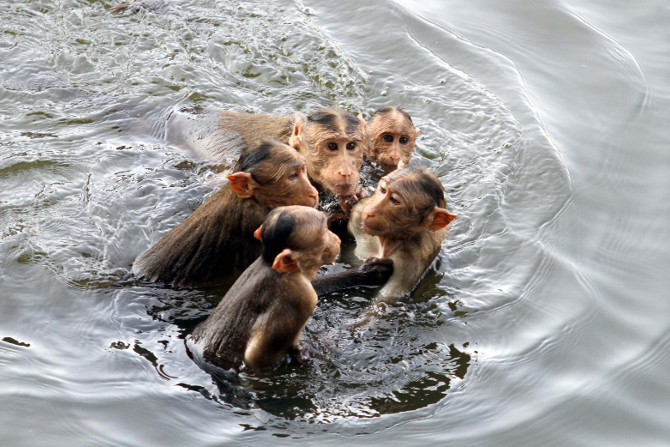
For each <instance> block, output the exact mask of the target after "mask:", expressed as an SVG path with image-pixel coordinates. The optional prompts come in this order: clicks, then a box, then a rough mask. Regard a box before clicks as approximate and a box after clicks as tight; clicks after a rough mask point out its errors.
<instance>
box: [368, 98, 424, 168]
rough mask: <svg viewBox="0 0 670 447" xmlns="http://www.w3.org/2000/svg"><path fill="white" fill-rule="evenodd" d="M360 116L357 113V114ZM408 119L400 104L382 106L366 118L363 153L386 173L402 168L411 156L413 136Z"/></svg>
mask: <svg viewBox="0 0 670 447" xmlns="http://www.w3.org/2000/svg"><path fill="white" fill-rule="evenodd" d="M359 116H360V115H359ZM420 132H421V131H420V130H419V129H417V128H415V127H414V124H413V123H412V118H411V117H410V116H409V113H407V112H406V111H405V110H403V109H402V108H400V107H382V108H381V109H379V110H377V111H376V112H375V113H374V114H373V115H372V116H371V117H370V119H369V120H368V123H367V125H366V129H365V138H366V144H365V156H366V157H367V158H368V160H370V161H373V162H375V163H379V165H381V167H382V169H384V171H386V172H391V171H393V170H395V169H398V168H402V167H404V166H405V165H406V164H407V163H408V162H409V159H410V158H411V157H412V152H413V151H414V145H415V144H416V136H417V135H418V134H419V133H420Z"/></svg>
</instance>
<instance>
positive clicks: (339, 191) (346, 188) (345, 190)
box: [328, 182, 358, 197]
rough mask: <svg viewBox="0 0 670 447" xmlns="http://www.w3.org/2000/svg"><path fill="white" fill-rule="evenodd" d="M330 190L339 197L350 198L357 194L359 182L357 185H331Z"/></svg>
mask: <svg viewBox="0 0 670 447" xmlns="http://www.w3.org/2000/svg"><path fill="white" fill-rule="evenodd" d="M328 186H329V187H330V188H329V189H330V190H331V191H332V192H333V193H335V195H337V196H342V197H346V196H350V195H352V194H354V193H355V192H356V187H357V186H358V182H356V183H331V184H329V185H328Z"/></svg>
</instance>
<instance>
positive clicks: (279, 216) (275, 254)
mask: <svg viewBox="0 0 670 447" xmlns="http://www.w3.org/2000/svg"><path fill="white" fill-rule="evenodd" d="M254 236H256V238H258V239H260V240H261V241H262V242H263V255H262V256H263V260H264V261H265V262H266V263H267V264H269V265H272V268H273V269H275V270H277V271H280V272H285V273H295V272H298V271H299V272H302V273H303V274H304V275H305V276H307V277H308V278H310V279H311V278H313V277H314V276H315V275H316V272H317V271H318V270H319V267H321V266H322V265H323V264H330V263H332V262H333V261H335V259H336V258H337V255H338V254H339V253H340V238H339V237H337V235H336V234H335V233H333V232H332V231H330V230H329V229H328V226H327V219H326V215H325V214H324V213H323V212H321V211H317V210H315V209H313V208H308V207H304V206H285V207H280V208H276V209H274V210H272V211H271V212H270V214H268V216H267V217H266V218H265V221H264V222H263V225H261V226H260V227H259V228H258V229H257V230H256V232H255V233H254Z"/></svg>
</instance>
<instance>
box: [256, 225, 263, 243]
mask: <svg viewBox="0 0 670 447" xmlns="http://www.w3.org/2000/svg"><path fill="white" fill-rule="evenodd" d="M262 234H263V225H261V226H260V227H258V228H256V231H254V237H255V238H256V239H258V240H259V241H262V240H263V237H262Z"/></svg>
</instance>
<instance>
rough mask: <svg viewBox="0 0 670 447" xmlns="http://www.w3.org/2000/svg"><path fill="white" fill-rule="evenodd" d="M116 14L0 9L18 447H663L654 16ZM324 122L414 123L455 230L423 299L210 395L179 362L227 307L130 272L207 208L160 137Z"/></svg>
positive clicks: (483, 9) (660, 70) (324, 308)
mask: <svg viewBox="0 0 670 447" xmlns="http://www.w3.org/2000/svg"><path fill="white" fill-rule="evenodd" d="M113 5H114V3H112V2H96V1H83V0H79V1H75V0H70V1H65V0H64V1H58V0H44V1H37V2H27V3H20V2H19V3H17V2H0V17H3V18H2V19H0V291H1V293H2V299H1V300H0V384H1V385H0V396H1V397H0V398H1V400H2V402H3V405H2V410H0V427H2V428H1V429H0V433H1V434H2V437H3V442H4V443H6V444H7V445H16V446H42V445H44V446H47V445H48V446H54V445H63V446H79V445H81V446H91V445H105V446H107V445H119V446H144V445H194V446H200V445H202V446H205V445H227V444H231V443H233V442H257V443H260V444H261V445H268V444H276V443H277V442H286V443H289V442H290V443H291V444H296V443H304V444H308V445H341V444H342V443H343V442H347V443H354V444H357V445H358V444H362V445H363V444H364V445H389V444H394V445H395V444H410V443H411V445H417V444H426V445H495V446H500V445H535V444H539V443H542V444H547V445H608V446H609V445H631V444H639V445H665V444H667V442H668V441H669V440H670V428H668V424H667V420H668V419H669V418H670V404H669V403H668V402H670V386H668V383H667V377H668V376H667V371H668V367H670V355H669V354H668V352H670V302H669V301H668V299H667V297H668V292H667V291H668V288H669V287H668V286H670V281H669V280H668V276H667V274H666V272H667V271H668V270H669V268H670V244H669V242H670V227H668V225H667V222H668V219H669V218H670V207H669V206H668V199H670V177H669V176H668V167H669V166H670V153H669V152H668V151H667V148H668V146H669V143H670V131H668V130H667V129H668V126H667V122H668V119H667V117H668V113H667V111H668V110H670V107H669V106H670V69H669V68H668V67H670V60H669V59H670V57H669V56H668V52H667V50H668V47H669V45H670V31H668V29H669V28H668V27H667V23H668V20H669V19H670V8H669V7H668V6H667V5H666V4H664V3H662V2H658V1H652V0H649V1H644V2H642V3H640V2H637V3H635V4H633V3H630V4H629V3H624V2H616V4H612V3H611V2H584V1H581V2H580V1H577V0H564V1H548V0H544V1H539V2H538V1H536V2H521V1H511V2H502V3H501V2H493V1H487V0H478V1H474V2H461V1H450V0H447V1H435V0H432V1H431V0H429V1H421V2H418V1H413V0H402V1H400V0H399V1H396V2H383V1H377V0H375V1H372V2H367V3H365V4H361V3H360V2H354V1H344V2H339V3H336V4H334V3H333V2H325V1H304V2H291V3H286V2H271V3H269V4H268V3H267V2H264V1H263V2H261V1H255V0H254V1H245V2H241V1H239V2H238V1H226V2H213V1H199V2H195V1H189V0H184V1H179V2H172V3H170V4H169V5H168V6H166V7H164V8H162V9H159V10H149V11H146V10H142V11H139V12H137V13H133V12H125V13H121V14H115V13H112V12H111V11H110V8H111V7H112V6H113ZM331 104H335V105H339V106H343V107H346V108H348V109H350V110H352V111H354V112H359V111H360V112H362V113H363V114H364V115H365V116H369V115H370V114H371V113H372V112H373V111H374V110H375V109H376V108H378V107H381V106H384V105H402V106H403V107H405V108H406V110H408V111H409V113H410V114H411V115H412V117H413V119H414V122H415V124H416V125H417V127H419V128H421V130H422V133H421V135H420V138H419V149H418V153H417V155H416V157H415V160H414V162H416V163H419V164H421V165H424V166H427V167H429V168H430V169H432V170H433V171H434V172H435V173H436V174H437V175H438V177H439V178H440V180H441V181H442V183H443V185H444V187H445V190H446V196H447V203H448V207H449V209H450V210H451V211H452V212H453V213H455V214H457V215H458V218H457V219H456V221H454V223H453V224H452V226H451V229H450V232H449V234H448V236H447V239H446V240H445V242H444V244H443V247H442V251H441V254H440V256H439V258H438V260H437V261H436V263H435V264H434V266H433V267H432V268H431V270H430V271H429V272H428V273H427V275H426V277H425V278H424V280H423V281H422V283H421V284H420V286H419V287H418V289H417V290H416V292H415V293H414V295H413V296H412V299H411V300H409V301H408V302H405V303H401V304H398V305H396V306H389V307H384V308H376V309H373V310H372V312H373V313H372V317H371V318H370V319H368V320H367V322H365V323H363V324H361V323H360V320H359V319H358V318H359V316H360V315H361V314H364V313H366V312H369V311H370V303H371V299H372V293H371V291H369V290H365V289H354V290H352V291H350V292H347V293H343V294H333V295H331V296H328V297H325V298H324V299H323V300H322V301H321V303H320V304H319V306H318V307H317V309H316V311H315V313H314V316H313V318H312V319H311V320H310V322H309V323H308V325H307V327H306V329H305V332H304V338H305V339H306V340H308V341H310V342H312V343H313V344H315V345H316V346H318V347H319V350H320V352H321V353H322V355H321V357H320V358H318V359H315V360H313V361H312V362H310V363H309V364H307V365H304V366H300V367H282V368H279V369H277V370H275V371H272V372H269V373H263V374H252V373H247V374H244V375H243V376H242V380H241V382H240V383H238V384H231V383H229V382H225V381H223V382H221V381H219V382H217V381H216V380H213V378H212V376H210V375H209V374H207V373H206V372H204V371H202V370H201V369H200V368H198V366H197V365H196V364H195V363H194V362H193V361H192V360H191V359H190V358H189V356H188V353H187V351H186V348H185V345H184V341H183V337H184V333H185V332H187V331H188V328H189V324H191V322H192V321H194V320H197V319H198V318H202V317H204V316H206V315H207V314H208V313H209V312H210V311H211V309H212V308H213V307H214V306H215V305H216V303H217V302H218V300H219V299H220V298H221V296H222V294H223V293H224V290H220V289H198V288H195V289H173V288H168V287H165V286H161V285H156V284H147V283H142V282H138V281H136V280H135V279H134V278H133V277H132V276H131V275H130V273H129V266H130V265H131V263H132V261H133V260H134V259H135V257H136V256H137V255H139V254H140V253H141V252H142V251H144V250H145V249H146V248H148V247H149V246H150V245H151V244H153V243H155V242H156V241H157V240H158V239H159V238H160V237H161V236H162V235H163V234H165V233H166V232H167V231H169V230H170V229H171V228H173V227H174V226H175V225H177V224H178V223H179V222H180V221H181V220H182V219H183V218H185V217H186V216H187V215H188V214H189V213H190V212H191V211H192V210H194V209H195V208H196V207H197V206H198V205H199V204H200V203H202V202H203V201H204V200H205V199H206V197H208V195H209V194H211V192H212V191H214V189H215V188H216V187H217V186H218V185H219V184H220V183H219V182H220V180H219V177H217V175H216V173H215V172H214V171H213V170H212V169H211V167H210V166H208V165H207V164H206V163H205V162H203V161H201V160H197V159H196V158H194V157H193V154H191V153H189V152H188V151H187V150H185V149H184V148H183V147H179V146H178V145H175V144H172V143H170V142H169V141H167V140H166V139H165V138H164V136H165V132H166V129H165V118H166V116H167V113H169V111H170V110H174V109H175V108H179V107H194V106H202V107H207V108H213V109H218V108H221V109H222V108H228V109H233V110H240V111H250V112H264V113H280V114H281V113H291V112H293V111H295V110H300V111H309V110H311V109H313V108H316V107H321V106H324V105H331ZM345 245H347V244H345ZM350 248H351V247H350V244H349V247H348V249H347V250H350ZM347 250H345V253H344V254H343V256H342V259H341V260H340V262H338V264H337V265H335V266H334V267H331V269H335V270H337V269H341V268H346V267H347V266H348V265H349V264H350V263H352V262H354V261H353V259H352V256H351V253H349V251H347ZM286 438H288V439H286ZM284 440H285V441H284Z"/></svg>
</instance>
